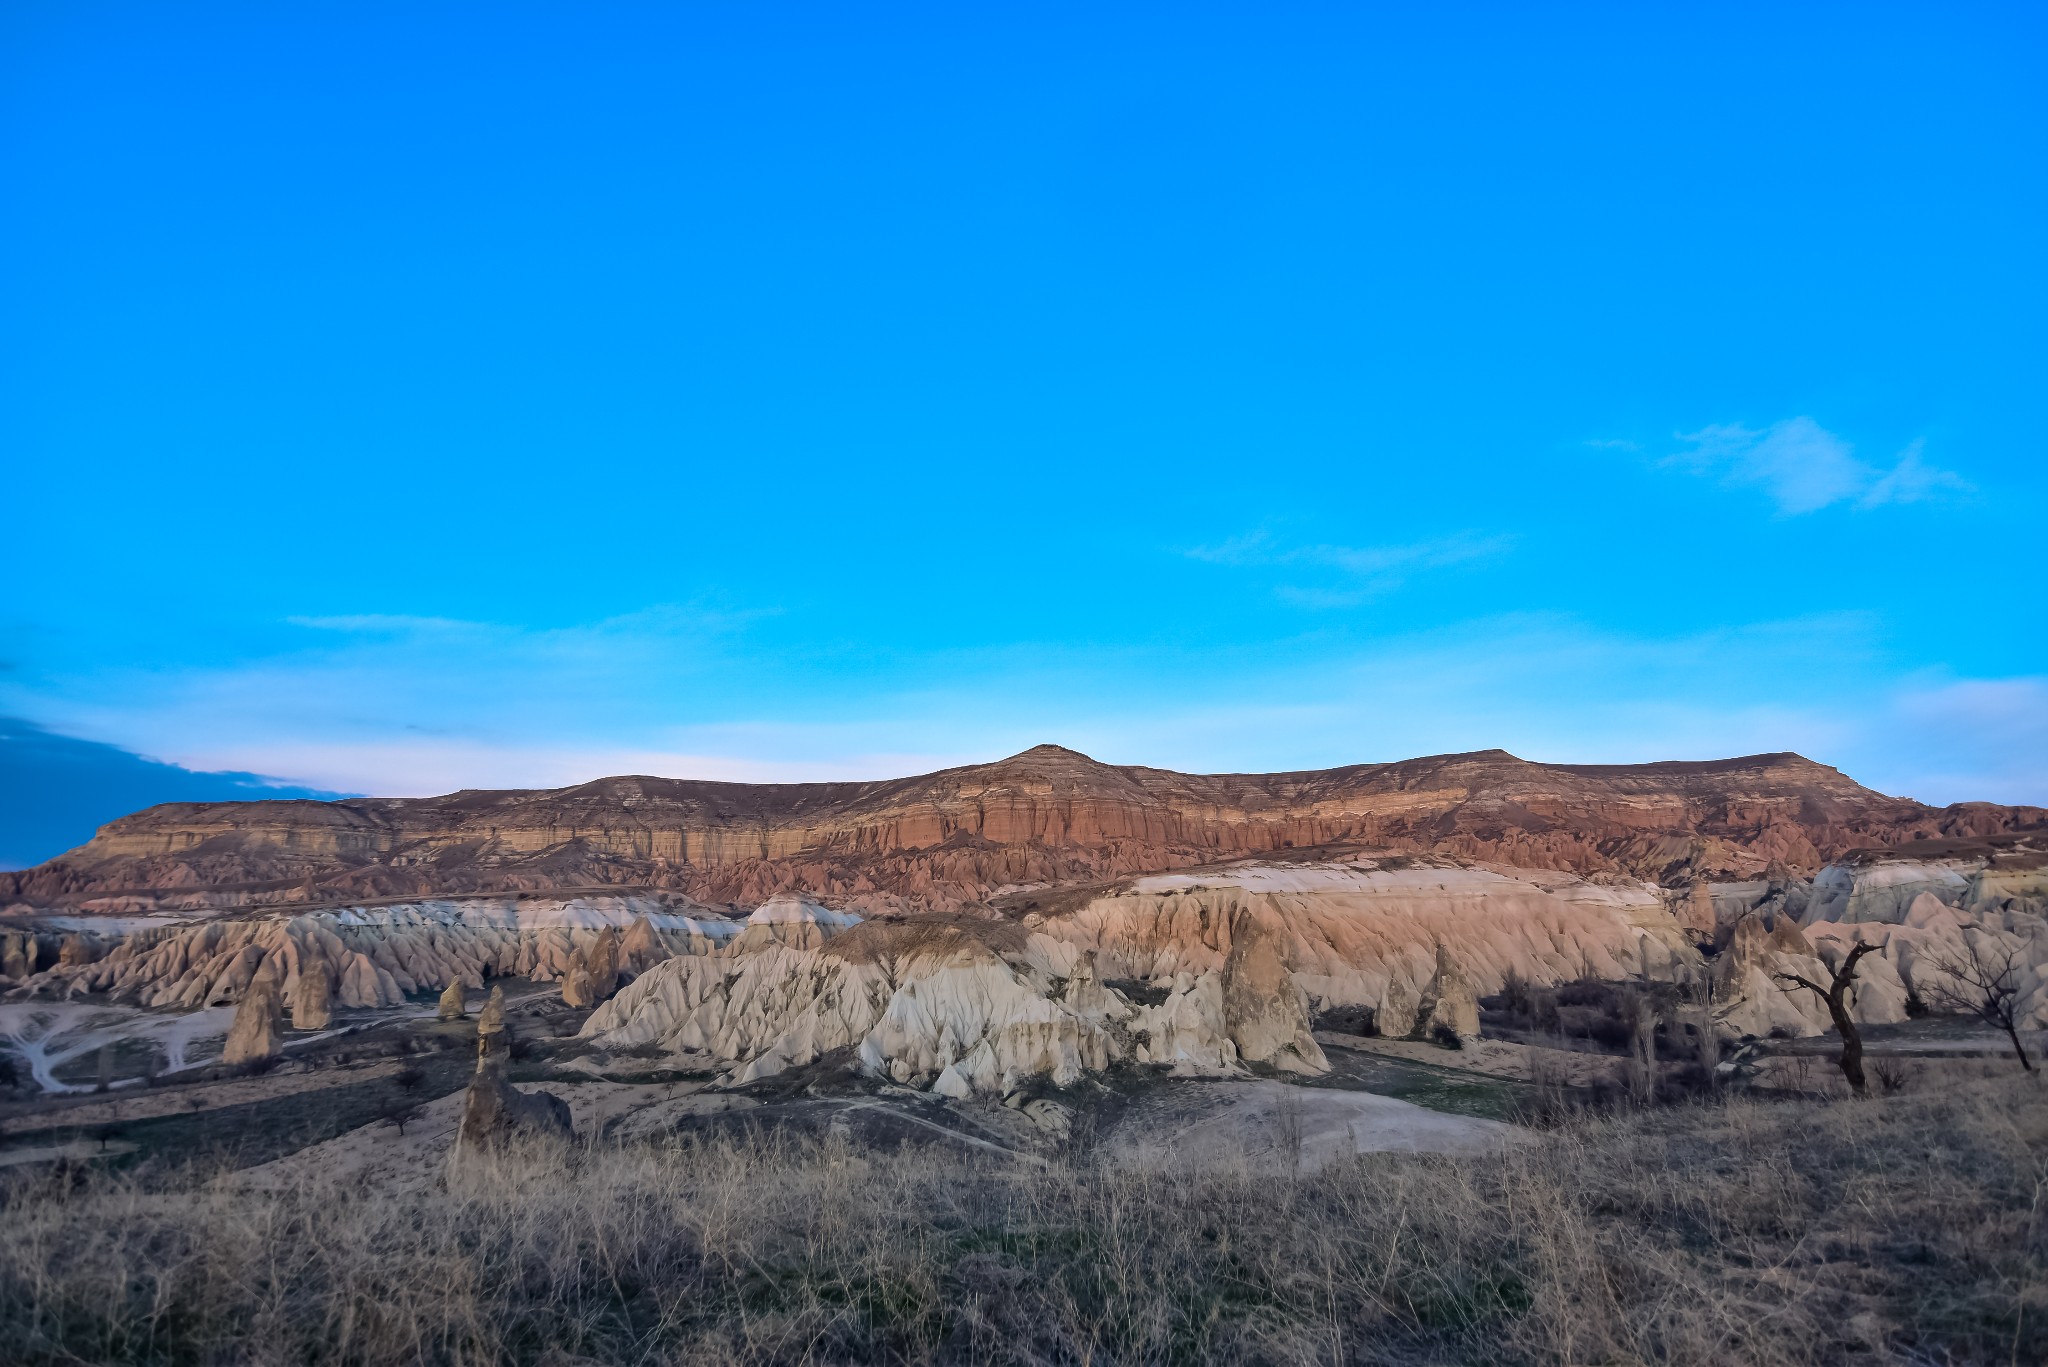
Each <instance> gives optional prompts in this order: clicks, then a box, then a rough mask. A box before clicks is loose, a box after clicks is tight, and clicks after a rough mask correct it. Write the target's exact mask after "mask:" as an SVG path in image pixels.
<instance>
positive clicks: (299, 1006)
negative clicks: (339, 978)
mask: <svg viewBox="0 0 2048 1367" xmlns="http://www.w3.org/2000/svg"><path fill="white" fill-rule="evenodd" d="M333 1021H334V983H333V978H332V975H331V974H329V972H328V969H327V964H326V962H325V961H324V960H321V959H308V960H307V961H306V962H305V963H304V964H303V965H302V966H301V967H300V969H299V978H298V981H297V982H296V983H294V984H293V986H292V1029H294V1030H325V1029H326V1028H327V1027H328V1026H329V1025H330V1024H332V1023H333Z"/></svg>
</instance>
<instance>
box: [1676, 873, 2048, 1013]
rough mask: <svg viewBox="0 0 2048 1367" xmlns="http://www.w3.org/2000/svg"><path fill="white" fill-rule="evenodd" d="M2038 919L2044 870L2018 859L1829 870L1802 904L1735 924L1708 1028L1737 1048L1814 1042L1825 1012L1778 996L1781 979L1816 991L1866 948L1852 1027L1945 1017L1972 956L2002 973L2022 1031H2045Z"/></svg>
mask: <svg viewBox="0 0 2048 1367" xmlns="http://www.w3.org/2000/svg"><path fill="white" fill-rule="evenodd" d="M1744 895H1747V896H1755V890H1754V889H1747V890H1744ZM1718 900H1720V898H1719V894H1718V891H1717V901H1718ZM1795 909H1796V910H1797V913H1798V914H1797V915H1796V917H1795V915H1794V910H1795ZM2044 910H2048V859H2042V858H2040V857H2039V856H2038V855H2036V854H2035V853H2033V852H2032V851H2029V850H2024V849H2023V850H2018V851H2010V850H2008V851H2004V852H1999V851H1993V852H1989V853H1985V854H1980V855H1979V856H1978V857H1977V858H1975V859H1969V858H1950V859H1943V860H1939V861H1916V860H1912V859H1900V860H1885V859H1881V858H1864V859H1859V860H1858V861H1856V862H1855V863H1852V864H1845V865H1841V866H1831V867H1829V868H1828V869H1824V870H1822V872H1821V875H1820V876H1819V877H1818V878H1816V879H1815V880H1814V881H1813V885H1812V888H1811V890H1810V893H1809V894H1807V895H1806V896H1804V897H1801V898H1786V897H1781V896H1779V895H1777V894H1776V893H1775V892H1773V893H1770V894H1767V895H1766V896H1764V897H1763V899H1762V900H1761V901H1760V902H1759V903H1758V905H1757V908H1756V909H1754V910H1748V911H1743V912H1741V913H1740V918H1739V919H1738V920H1737V922H1736V923H1735V926H1734V928H1733V932H1732V934H1731V936H1730V938H1729V943H1728V946H1727V948H1726V949H1725V950H1724V951H1723V953H1722V954H1721V956H1720V958H1719V959H1718V960H1717V961H1716V963H1715V966H1714V974H1713V998H1714V1003H1715V1007H1714V1010H1715V1018H1716V1020H1717V1021H1718V1022H1719V1025H1720V1028H1721V1030H1722V1032H1723V1033H1724V1034H1726V1035H1728V1036H1731V1037H1738V1038H1739V1037H1745V1036H1762V1035H1768V1034H1772V1033H1778V1034H1788V1035H1794V1036H1799V1035H1816V1034H1821V1033H1824V1032H1825V1031H1827V1030H1828V1029H1829V1028H1830V1021H1829V1019H1828V1016H1827V1012H1826V1010H1825V1008H1824V1007H1823V1006H1822V1004H1821V1003H1820V1002H1819V1000H1818V999H1817V998H1815V997H1814V995H1813V994H1812V993H1810V992H1807V991H1804V990H1797V991H1794V990H1788V989H1787V986H1786V981H1785V976H1784V975H1787V974H1797V975H1799V976H1801V977H1804V978H1807V979H1808V980H1809V981H1813V982H1820V983H1826V982H1828V981H1831V980H1832V977H1833V972H1834V969H1835V967H1836V966H1837V965H1838V964H1840V963H1841V962H1842V960H1843V959H1844V957H1845V956H1846V955H1847V954H1848V952H1849V950H1850V949H1851V948H1852V947H1853V946H1855V945H1857V944H1870V945H1874V946H1876V950H1875V952H1873V953H1870V954H1867V955H1865V956H1864V957H1863V958H1862V959H1861V960H1860V961H1859V962H1858V964H1857V971H1856V980H1855V985H1854V986H1853V987H1852V988H1851V990H1850V991H1849V993H1848V995H1847V998H1846V1005H1847V1006H1848V1009H1849V1014H1850V1016H1851V1018H1852V1019H1854V1020H1856V1021H1859V1022H1862V1023H1866V1024H1882V1023H1887V1022H1895V1021H1901V1020H1904V1019H1906V1018H1907V1016H1908V1014H1909V1011H1910V1010H1911V1009H1914V1008H1916V1007H1917V1008H1938V1007H1942V1006H1953V1005H1954V1002H1953V1001H1952V1000H1951V996H1952V994H1953V993H1954V992H1955V991H1957V990H1959V984H1958V983H1957V982H1956V980H1955V978H1954V977H1953V975H1952V974H1951V973H1950V972H1948V971H1947V970H1948V967H1949V966H1952V965H1955V964H1957V963H1960V962H1962V961H1965V960H1967V959H1969V958H1971V957H1972V956H1973V953H1974V955H1975V956H1976V957H1977V958H1979V959H1980V960H1984V961H1989V962H1996V963H1997V964H2000V965H2005V964H2008V963H2009V964H2010V965H2011V966H2012V983H2013V987H2014V990H2015V992H2016V1000H2017V1006H2018V1012H2019V1016H2020V1019H2021V1022H2022V1028H2042V1027H2048V920H2044V919H2043V916H2042V912H2043V911H2044ZM1767 918H1768V923H1767Z"/></svg>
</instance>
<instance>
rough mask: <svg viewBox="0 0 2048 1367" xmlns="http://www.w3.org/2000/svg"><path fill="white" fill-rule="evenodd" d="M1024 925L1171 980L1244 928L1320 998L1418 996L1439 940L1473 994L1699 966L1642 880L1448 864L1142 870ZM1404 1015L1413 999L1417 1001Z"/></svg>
mask: <svg viewBox="0 0 2048 1367" xmlns="http://www.w3.org/2000/svg"><path fill="white" fill-rule="evenodd" d="M1025 921H1026V924H1029V925H1033V926H1035V927H1037V928H1039V929H1040V930H1041V931H1042V932H1043V933H1044V934H1046V935H1048V936H1051V937H1054V938H1057V939H1061V940H1064V941H1067V942H1069V943H1072V944H1074V945H1076V946H1080V947H1085V948H1088V949H1091V950H1094V951H1095V952H1096V954H1097V957H1098V961H1099V962H1100V963H1101V965H1102V966H1103V972H1104V973H1105V974H1106V975H1107V976H1109V977H1111V978H1134V979H1139V980H1143V981H1148V982H1161V981H1170V980H1172V979H1173V978H1175V977H1176V976H1177V975H1179V974H1182V973H1191V974H1195V975H1200V974H1204V973H1211V972H1217V971H1220V970H1221V969H1222V967H1223V965H1224V962H1225V960H1226V959H1227V958H1228V956H1229V955H1230V953H1231V949H1232V944H1233V938H1234V936H1235V935H1236V934H1238V933H1241V932H1242V931H1243V930H1246V929H1250V930H1256V931H1257V932H1258V933H1261V934H1265V935H1270V936H1271V937H1273V938H1274V940H1275V942H1276V943H1277V944H1279V945H1280V946H1281V947H1282V948H1281V956H1282V958H1283V959H1284V960H1285V962H1286V963H1287V965H1288V967H1289V969H1290V971H1291V972H1292V973H1293V975H1294V978H1295V980H1296V981H1297V982H1298V983H1299V984H1300V986H1301V987H1302V989H1303V990H1304V991H1305V992H1306V993H1307V994H1308V996H1309V998H1310V999H1311V1001H1312V1002H1313V1003H1314V1004H1315V1005H1316V1006H1317V1007H1319V1008H1320V1007H1328V1006H1371V1007H1379V1006H1380V1005H1382V1003H1383V1002H1385V1001H1386V999H1387V996H1388V994H1389V992H1390V990H1391V991H1393V992H1394V993H1395V995H1397V996H1403V995H1405V997H1406V999H1407V1000H1408V1001H1409V1002H1411V1003H1413V1002H1419V1001H1420V1000H1422V998H1423V997H1424V995H1425V993H1426V992H1427V990H1428V989H1429V987H1430V984H1431V983H1432V981H1433V980H1434V979H1435V978H1436V976H1437V948H1438V946H1440V945H1441V946H1445V947H1447V948H1448V950H1449V951H1450V953H1451V954H1452V955H1453V956H1454V957H1455V959H1456V962H1457V964H1458V965H1459V967H1460V969H1461V970H1462V972H1463V974H1464V975H1465V976H1466V977H1468V978H1469V979H1470V981H1471V985H1472V988H1473V989H1474V991H1475V993H1476V995H1478V996H1482V997H1483V996H1489V995H1491V994H1493V993H1496V992H1498V991H1500V990H1501V988H1502V986H1503V985H1504V984H1505V983H1506V981H1507V979H1508V977H1509V976H1510V975H1511V974H1512V975H1516V976H1519V977H1520V978H1522V979H1523V980H1524V981H1527V982H1534V983H1552V982H1562V981H1567V980H1570V979H1573V978H1579V977H1597V978H1610V979H1611V978H1633V977H1637V976H1648V977H1650V978H1652V979H1656V980H1659V981H1670V980H1672V979H1674V978H1687V977H1690V976H1693V975H1696V974H1698V973H1699V972H1700V971H1701V969H1702V966H1703V961H1702V959H1701V957H1700V955H1699V952H1698V950H1697V949H1695V948H1694V946H1693V944H1692V942H1691V940H1690V938H1689V937H1688V935H1687V933H1686V931H1685V929H1684V927H1683V926H1681V925H1680V923H1679V921H1678V919H1677V917H1676V916H1674V915H1673V913H1672V910H1671V906H1670V901H1669V899H1667V898H1666V897H1665V896H1664V895H1663V894H1662V893H1661V892H1660V891H1659V890H1658V889H1657V888H1656V887H1655V886H1654V885H1652V884H1649V883H1646V882H1643V881H1641V880H1638V879H1627V878H1610V879H1605V880H1599V881H1595V880H1591V879H1586V878H1581V877H1578V876H1575V875H1572V874H1566V873H1553V872H1544V871H1537V870H1529V869H1515V868H1509V867H1505V866H1488V865H1465V864H1460V863H1456V862H1453V861H1449V860H1440V859H1416V858H1403V857H1394V858H1385V859H1373V858H1363V857H1361V858H1357V859H1353V860H1349V861H1346V862H1343V863H1328V864H1300V865H1280V864H1262V863H1247V864H1242V865H1228V866H1224V867H1221V868H1217V869H1205V870H1200V871H1195V872H1188V873H1177V874H1165V875H1157V876H1153V877H1148V878H1140V879H1137V880H1135V881H1133V882H1132V883H1131V884H1130V885H1128V886H1127V887H1125V888H1123V889H1120V890H1117V891H1114V892H1110V893H1107V894H1105V895H1103V896H1100V897H1096V898H1094V899H1091V900H1089V901H1087V902H1085V903H1083V904H1081V905H1080V906H1079V907H1077V908H1074V909H1073V910H1071V911H1061V912H1055V913H1053V914H1038V913H1032V912H1029V911H1027V912H1026V913H1025ZM1411 1009H1412V1008H1411Z"/></svg>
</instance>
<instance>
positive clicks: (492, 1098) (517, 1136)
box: [455, 995, 576, 1159]
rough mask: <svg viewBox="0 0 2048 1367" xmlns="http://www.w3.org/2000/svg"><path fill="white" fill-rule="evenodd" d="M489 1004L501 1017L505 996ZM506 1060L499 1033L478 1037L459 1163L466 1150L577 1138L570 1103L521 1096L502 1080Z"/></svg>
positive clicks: (459, 1134) (546, 1095)
mask: <svg viewBox="0 0 2048 1367" xmlns="http://www.w3.org/2000/svg"><path fill="white" fill-rule="evenodd" d="M492 1002H493V1005H494V1006H496V1007H497V1008H498V1009H499V1011H500V1013H501V1018H502V1011H503V1005H504V1001H503V997H502V996H501V995H494V996H493V998H492ZM510 1057H511V1051H510V1049H509V1048H508V1047H507V1044H506V1041H505V1035H504V1032H503V1030H494V1031H490V1032H488V1033H485V1032H479V1034H478V1036H477V1059H476V1075H475V1076H474V1077H472V1078H471V1079H470V1083H469V1090H468V1091H467V1092H465V1093H464V1094H463V1098H462V1123H461V1125H460V1126H459V1128H458V1129H457V1130H456V1137H455V1148H456V1157H457V1158H458V1159H459V1158H460V1156H461V1155H462V1153H463V1152H464V1151H468V1152H470V1153H477V1152H481V1151H487V1150H490V1149H495V1148H500V1147H503V1146H504V1145H505V1144H508V1143H511V1142H513V1141H516V1140H559V1141H562V1142H565V1143H566V1142H568V1141H571V1140H573V1139H575V1137H576V1127H575V1125H574V1123H573V1122H572V1121H571V1119H570V1115H569V1103H568V1102H566V1101H564V1100H562V1099H561V1098H560V1097H558V1096H556V1095H555V1094H554V1093H552V1092H545V1091H533V1092H522V1091H520V1090H519V1089H518V1088H517V1087H514V1086H513V1085H512V1082H511V1080H510V1078H508V1077H507V1076H506V1066H507V1061H508V1060H509V1059H510Z"/></svg>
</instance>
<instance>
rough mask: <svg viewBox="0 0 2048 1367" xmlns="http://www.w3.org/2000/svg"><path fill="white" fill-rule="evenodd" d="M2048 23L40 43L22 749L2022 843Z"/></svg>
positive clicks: (17, 639) (454, 27) (10, 345)
mask: <svg viewBox="0 0 2048 1367" xmlns="http://www.w3.org/2000/svg"><path fill="white" fill-rule="evenodd" d="M2044 34H2048V21H2044V19H2043V17H2042V12H2041V11H2040V10H2039V8H2038V7H2033V6H2025V5H2012V6H1972V5H1960V4H1959V5H1943V6H1930V5H1921V6H1911V7H1892V6H1883V5H1868V4H1859V5H1853V6H1847V5H1845V6H1821V5H1813V6H1783V5H1770V6H1756V7H1750V8H1745V7H1741V6H1726V7H1714V8H1713V9H1712V10H1711V11H1709V10H1707V9H1699V10H1697V11H1692V12H1686V13H1680V12H1678V11H1676V10H1675V9H1672V8H1669V7H1644V6H1612V7H1608V6H1569V5H1564V6H1520V5H1500V6H1491V5H1464V6H1461V5H1447V6H1384V7H1371V6H1338V5H1327V6H1307V5H1300V6H1290V5H1263V6H1230V7H1222V6H1201V5H1188V4H1175V5H1160V6H1141V5H1121V6H1105V5H1086V6H1072V7H1061V6H1056V5H1055V6H1046V5H1037V6H1029V7H1023V6H1019V7H1014V8H1011V7H1000V6H936V5H935V6H915V5H904V6H891V7H846V6H814V7H813V6H782V5H773V4H761V5H744V6H739V5H734V6H674V5H647V6H635V5H618V4H614V5H608V4H598V5H584V6H539V5H521V4H502V3H494V4H490V5H475V6H466V5H455V4H433V3H428V4H419V5H406V6H398V5H380V4H375V3H362V0H355V2H354V3H349V4H346V5H332V6H324V5H319V4H306V5H293V6H257V5H246V6H244V5H219V6H216V5H207V4H204V3H190V4H181V5H177V6H163V5H133V6H116V5H102V4H93V3H65V4H35V3H24V4H16V5H12V6H9V7H8V8H7V10H6V12H5V14H4V16H0V187H4V188H0V194H4V196H5V201H6V202H5V204H4V205H0V210H4V211H0V256H4V259H5V260H7V261H9V262H10V263H12V264H11V267H10V270H9V271H8V272H7V275H6V279H5V281H4V283H0V291H4V293H0V442H4V450H5V452H6V458H5V485H4V487H5V489H6V491H7V494H8V504H9V507H10V509H11V512H12V516H10V517H9V519H8V529H9V537H8V546H7V551H6V554H7V559H8V573H7V575H6V578H5V584H6V587H5V590H4V598H0V666H4V667H0V713H4V714H6V715H10V716H13V717H17V718H20V719H23V720H24V721H25V722H26V723H29V724H31V725H32V726H34V727H37V728H41V729H42V730H43V731H47V732H50V733H55V734H57V735H60V736H65V737H71V738H76V739H80V740H84V741H89V742H96V743H100V744H103V745H110V746H114V747H118V748H120V749H122V750H126V751H131V752H134V753H136V754H139V755H144V756H148V757H150V758H152V759H154V760H159V761H164V762H167V763H170V764H174V765H179V766H184V767H186V768H189V769H197V770H233V771H246V772H253V773H257V774H264V775H272V776H275V777H277V778H279V779H282V780H286V781H290V782H293V783H298V784H304V785H309V786H311V787H314V788H320V789H329V790H341V791H371V792H380V793H426V792H437V791H445V790H448V789H452V788H456V787H461V786H485V785H515V784H516V785H528V784H558V783H567V782H572V781H577V780H580V779H585V778H589V777H595V776H598V775H600V774H604V773H613V772H622V771H643V772H660V773H672V774H680V775H703V776H721V777H741V778H763V779H796V778H810V777H839V776H881V775H887V774H894V773H900V772H907V771H912V770H917V769H923V768H929V767H933V766H936V765H939V764H942V763H951V762H961V761H965V760H970V759H981V758H990V757H993V756H996V755H1000V754H1004V753H1008V752H1011V751H1014V750H1017V749H1021V748H1023V747H1025V746H1027V745H1030V744H1033V743H1036V742H1039V741H1043V740H1057V741H1061V742H1063V743H1066V744H1069V745H1074V746H1076V747H1079V748H1082V749H1085V750H1088V751H1089V752H1090V753H1093V754H1096V755H1097V756H1099V757H1101V758H1104V759H1109V760H1113V761H1117V762H1144V763H1154V764H1160V765H1167V766H1172V767H1177V768H1191V769H1209V770H1214V769H1259V770H1264V769H1277V768H1292V767H1311V766H1325V765H1334V764H1340V763H1349V762H1356V761H1362V760H1376V759H1393V758H1400V757H1405V756H1408V755H1411V754H1417V753H1430V752H1440V751H1447V750H1459V749H1475V748H1483V747H1487V746H1495V745H1498V746H1503V747H1506V748H1508V749H1511V750H1513V751H1515V752H1516V753H1518V754H1522V755H1525V756H1528V757H1531V758H1536V759H1550V760H1569V761H1593V762H1597V761H1631V760H1645V759H1657V758H1692V757H1705V756H1713V755H1722V754H1731V753H1745V752H1753V751H1759V750H1774V749H1798V750H1801V751H1803V752H1805V753H1807V754H1810V755H1812V756H1814V757H1816V758H1818V759H1821V760H1824V761H1826V762H1828V763H1832V764H1836V765H1838V766H1839V767H1842V768H1844V769H1845V770H1847V771H1849V772H1851V773H1852V774H1854V775H1856V776H1857V777H1859V778H1861V779H1863V780H1864V781H1866V782H1869V783H1871V784H1873V785H1874V786H1877V787H1880V788H1884V789H1886V790H1888V791H1893V792H1901V793H1907V794H1910V795H1912V796H1916V797H1921V798H1923V799H1926V800H1930V801H1952V800H1958V799H1963V798H1991V799H1999V800H2005V801H2020V800H2032V801H2036V802H2043V801H2048V720H2044V718H2048V647H2044V644H2043V643H2044V640H2048V635H2044V631H2043V628H2044V625H2048V622H2044V607H2043V601H2044V599H2043V594H2042V592H2041V585H2042V569H2041V545H2040V543H2041V540H2042V537H2041V528H2042V525H2043V521H2044V517H2043V515H2044V512H2048V461H2044V458H2043V444H2042V437H2041V426H2040V423H2041V418H2040V412H2041V400H2042V397H2043V379H2042V377H2043V376H2044V375H2048V355H2044V350H2048V348H2044V323H2043V320H2044V319H2048V297H2044V294H2048V290H2044V266H2043V261H2044V256H2048V254H2044V253H2043V251H2042V250H2041V244H2042V241H2043V240H2044V228H2048V212H2044V208H2048V205H2044V188H2048V160H2044V155H2043V154H2044V150H2048V84H2044V83H2043V82H2042V81H2041V80H2040V79H2039V73H2040V72H2041V70H2042V69H2043V65H2044V60H2048V50H2044V49H2048V44H2044Z"/></svg>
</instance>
